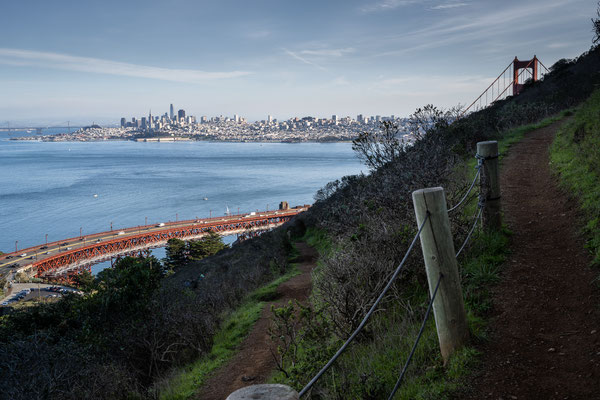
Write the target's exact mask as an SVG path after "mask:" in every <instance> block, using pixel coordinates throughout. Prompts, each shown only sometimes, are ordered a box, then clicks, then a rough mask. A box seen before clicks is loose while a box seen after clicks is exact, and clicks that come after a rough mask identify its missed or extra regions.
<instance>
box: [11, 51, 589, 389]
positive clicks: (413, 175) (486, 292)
mask: <svg viewBox="0 0 600 400" xmlns="http://www.w3.org/2000/svg"><path fill="white" fill-rule="evenodd" d="M551 70H552V72H551V73H550V74H549V75H547V76H546V77H545V78H544V79H543V80H542V81H540V82H538V83H536V84H532V85H529V86H528V87H526V88H525V90H524V92H523V93H522V94H521V95H519V96H518V97H515V98H509V99H507V100H504V101H501V102H498V103H496V104H494V105H493V106H491V107H489V108H487V109H485V110H482V111H480V112H477V113H473V114H471V115H469V116H468V117H466V118H463V119H460V120H458V121H454V117H455V115H456V114H454V113H452V112H451V111H440V110H438V109H436V108H435V107H433V106H427V107H424V108H423V109H419V110H417V112H415V114H413V115H412V117H411V123H412V124H413V127H414V130H415V131H418V132H420V133H421V134H420V135H419V137H418V140H417V141H416V142H415V143H414V145H413V146H411V147H402V146H400V147H395V148H394V151H393V152H392V153H389V155H388V158H384V159H383V160H382V161H381V162H379V163H378V164H377V165H376V167H377V168H373V170H372V171H371V173H370V174H368V175H360V176H349V177H344V178H341V179H340V180H339V181H335V182H332V183H330V184H328V185H327V186H326V187H324V188H323V189H321V190H320V191H319V192H318V193H317V194H316V196H315V200H316V201H315V204H314V206H313V207H311V209H310V210H309V211H308V212H306V213H304V214H303V215H302V216H301V217H299V218H296V219H295V220H294V221H293V222H291V223H289V224H287V225H285V226H283V227H281V228H279V229H276V230H274V231H272V232H270V233H267V234H264V235H262V236H261V237H259V238H256V239H253V240H249V241H247V242H244V243H242V244H240V245H239V246H235V247H233V248H231V249H226V250H223V251H221V252H219V253H218V254H216V255H214V256H212V257H208V258H206V259H204V260H201V261H198V262H190V263H188V264H187V265H185V266H181V267H180V268H177V269H176V270H175V271H174V274H171V271H169V270H168V269H167V268H166V267H165V266H162V265H161V264H160V263H159V262H158V260H155V259H152V258H146V259H141V260H134V259H125V261H124V262H123V263H122V264H119V266H118V267H117V268H115V269H112V270H110V271H107V272H106V273H105V274H103V275H102V276H101V277H100V278H99V279H98V280H97V282H95V286H93V290H90V291H89V292H88V294H87V295H86V296H84V297H83V298H81V299H79V298H77V299H76V298H68V299H67V300H65V301H62V302H59V303H56V304H48V305H42V306H39V307H36V308H34V309H33V310H29V311H20V312H16V313H13V314H11V315H8V316H3V317H2V320H1V323H0V359H1V360H2V361H1V362H0V386H2V387H4V388H10V390H5V391H0V398H12V399H21V398H31V397H32V396H33V397H48V398H59V397H60V398H62V399H70V398H73V399H76V398H152V397H158V396H159V395H162V396H163V397H166V398H169V397H170V398H189V397H193V396H195V395H196V396H197V395H198V393H199V392H198V391H199V390H201V384H202V383H203V382H204V379H205V378H206V377H207V376H210V372H206V371H208V370H204V369H203V368H204V366H203V365H204V364H202V365H200V367H198V368H199V369H200V370H202V371H204V373H205V375H203V376H202V377H199V376H198V375H194V374H195V372H194V371H196V369H194V368H195V367H196V366H198V365H197V364H196V363H198V362H202V360H208V361H210V362H213V364H214V365H213V366H214V367H215V368H216V367H218V366H219V365H223V364H225V363H226V359H227V357H230V356H231V353H233V352H234V349H235V348H236V346H237V344H238V343H239V342H240V341H241V340H242V339H243V337H244V336H245V335H246V333H247V332H248V330H249V329H250V327H251V326H252V323H253V322H254V321H255V320H256V319H257V318H258V316H259V315H260V313H261V309H262V307H263V305H264V302H265V301H268V300H271V299H272V298H273V296H276V294H275V293H276V286H277V284H279V283H280V281H281V280H283V279H289V278H290V277H291V275H294V273H295V272H294V270H293V266H292V265H291V259H292V258H293V256H294V245H293V242H294V241H296V240H302V241H306V242H307V243H308V244H309V245H311V246H313V247H315V248H316V249H318V250H319V261H318V266H317V268H316V269H315V270H314V272H313V274H312V281H313V284H312V285H313V286H312V287H313V290H312V294H311V297H310V302H309V303H306V304H305V307H306V308H302V312H296V311H294V310H289V312H279V313H277V312H276V314H277V317H276V318H277V322H278V323H279V326H280V327H282V328H280V329H284V328H285V329H287V332H283V331H281V332H278V331H274V334H273V335H272V336H273V338H274V339H275V340H274V342H273V343H274V345H275V346H277V345H278V344H279V345H280V347H281V348H284V349H285V346H281V345H282V343H281V341H284V342H285V340H286V337H290V336H293V337H294V338H296V341H295V343H294V346H292V348H293V350H294V351H291V350H289V348H288V351H283V352H282V353H280V354H279V356H278V357H279V359H280V368H279V371H278V372H277V373H276V374H275V375H274V376H272V377H270V378H269V379H270V380H271V381H276V382H284V383H286V384H289V385H291V386H293V387H294V388H296V389H300V388H302V387H303V386H304V385H305V384H306V383H307V382H308V381H309V380H310V379H311V378H312V377H313V376H314V374H315V373H316V372H317V371H318V370H319V369H320V367H321V366H322V365H324V364H325V362H326V361H327V360H328V359H329V358H330V357H331V355H332V354H333V353H334V352H335V351H336V350H337V349H338V348H339V346H340V344H341V343H342V342H343V341H344V340H345V339H346V338H347V337H348V336H349V334H350V333H351V332H352V331H353V330H354V329H355V328H356V327H357V326H358V325H359V324H360V322H361V320H362V318H363V316H364V315H365V313H366V311H367V310H368V309H369V308H370V306H371V305H372V304H373V302H374V299H375V297H376V296H377V294H378V293H380V291H381V289H382V287H383V286H384V285H385V284H386V283H387V281H388V279H389V277H390V275H391V274H392V272H393V271H394V270H395V268H396V267H397V266H398V264H399V262H400V260H401V259H402V258H403V256H404V254H405V253H406V251H407V249H408V247H409V244H410V242H411V240H412V239H413V237H414V235H415V234H416V231H417V228H416V226H415V220H414V212H413V205H412V202H411V193H412V191H414V190H416V189H420V188H425V187H432V186H443V187H444V188H445V190H446V195H447V198H448V202H449V204H451V205H453V204H456V203H458V201H459V200H460V198H461V196H462V194H463V193H465V191H466V189H467V188H468V186H469V184H470V183H471V180H472V179H473V176H474V170H473V166H474V164H475V161H474V158H473V156H474V155H475V145H476V143H477V142H479V141H484V140H499V141H500V142H501V151H502V153H503V154H502V155H504V154H505V153H506V150H507V148H508V146H509V145H510V144H511V143H514V142H517V141H518V140H520V138H521V137H522V136H523V135H524V134H525V133H526V132H533V133H531V135H534V136H531V137H536V136H535V135H537V133H536V132H540V131H538V130H536V129H539V128H544V127H545V126H549V125H550V124H552V123H553V122H555V121H557V120H558V119H561V118H564V117H565V116H566V114H567V113H562V114H561V113H560V111H562V110H565V109H567V108H570V107H573V106H576V105H578V104H579V103H581V102H582V101H584V100H585V99H586V98H588V97H589V96H590V95H591V93H592V91H593V89H594V87H597V85H598V84H600V75H599V74H598V71H600V49H598V48H595V49H592V50H591V51H590V52H588V53H586V54H584V55H582V56H581V57H579V58H578V59H577V60H573V61H568V62H567V61H564V62H560V63H557V65H555V66H553V67H552V68H551ZM595 96H596V97H593V98H592V100H590V101H591V103H589V104H591V105H589V104H588V106H585V107H583V108H582V110H584V111H580V112H584V113H585V115H589V117H588V116H585V115H584V116H582V115H581V114H580V112H578V113H577V114H576V116H575V117H574V119H573V121H575V125H573V122H569V123H568V125H566V126H568V127H571V128H569V129H570V130H566V131H561V132H564V133H562V134H559V140H562V142H558V143H561V144H557V145H556V149H557V151H554V152H553V154H554V155H553V160H554V162H555V164H556V165H557V170H558V171H560V172H561V173H562V175H563V176H564V177H565V179H566V181H567V182H568V183H567V185H569V187H570V188H571V190H574V191H575V193H576V196H577V197H579V198H581V199H583V200H584V201H583V206H584V209H585V211H584V212H585V213H586V214H585V215H586V217H585V218H587V220H589V221H591V222H590V223H589V226H588V229H587V231H586V234H587V235H588V237H590V238H591V239H590V242H589V243H590V244H589V245H590V246H591V247H590V248H591V249H594V251H596V252H597V248H598V239H597V237H598V236H597V234H596V232H597V227H598V220H597V212H598V211H597V210H598V208H597V207H598V206H597V204H598V198H597V196H598V192H597V187H598V185H597V182H598V181H597V177H598V165H597V160H598V157H597V150H596V149H597V144H598V136H597V134H596V133H597V132H598V129H597V127H598V122H597V120H594V119H593V116H594V115H595V116H596V117H597V115H598V111H597V110H598V109H597V108H596V107H597V103H598V101H597V95H595ZM586 110H587V111H586ZM549 117H552V118H549ZM551 126H553V125H551ZM388 128H389V129H392V131H393V127H388ZM552 129H553V128H552ZM569 132H570V133H569ZM526 138H528V139H526V140H529V138H530V136H526ZM367 139H368V138H367ZM534 141H535V140H534ZM524 143H525V142H524ZM356 147H357V151H358V152H361V151H362V153H361V154H363V155H364V156H367V157H368V156H369V154H370V153H369V152H368V150H365V149H366V148H365V147H362V148H361V146H360V144H358V145H356ZM361 149H362V150H361ZM535 151H536V152H537V150H535ZM563 152H564V154H563ZM525 153H526V152H525ZM511 154H512V153H511ZM561 154H562V155H561ZM574 155H577V156H580V157H582V158H583V159H582V161H581V162H580V163H576V164H578V165H577V166H582V165H585V166H586V167H585V168H586V170H585V171H584V172H585V174H583V175H582V173H581V171H572V170H571V169H570V168H572V167H573V165H572V164H573V163H570V162H569V159H570V157H573V156H574ZM511 156H512V155H511ZM540 160H541V159H540ZM507 162H508V161H507ZM539 162H542V163H543V160H542V161H539ZM536 165H537V164H536ZM536 165H531V166H528V167H527V168H531V169H536ZM524 168H525V167H524ZM588 172H589V173H588ZM581 176H585V177H586V179H585V180H582V179H580V178H579V177H581ZM588 176H589V178H588ZM533 183H536V182H533ZM515 186H516V189H518V190H523V189H524V188H527V186H525V185H524V184H521V183H518V184H516V185H515ZM594 188H595V189H594ZM589 193H593V195H588V194H589ZM515 196H516V195H515ZM545 207H546V206H544V208H545ZM509 210H510V208H507V209H506V212H507V220H508V221H511V218H512V217H513V216H511V215H508V213H509V212H512V211H509ZM475 212H476V201H475V199H474V198H469V199H468V201H467V202H466V205H465V207H464V208H460V209H459V212H456V213H453V214H452V215H451V225H452V235H453V238H454V240H455V247H456V248H459V247H460V246H461V245H462V243H463V242H464V241H465V239H466V238H467V236H468V232H469V230H470V228H471V226H472V221H473V219H472V216H473V215H474V213H475ZM539 212H546V210H545V209H544V210H543V211H539ZM572 220H573V221H575V220H576V218H575V219H572ZM527 222H528V221H527ZM549 226H550V227H554V224H550V225H549ZM511 229H512V227H511ZM546 233H547V232H546V231H545V230H544V231H543V232H542V233H540V235H542V234H543V235H545V234H546ZM561 233H562V232H561ZM517 235H519V233H517V231H516V230H515V237H519V236H517ZM537 235H538V234H537V233H531V234H530V236H533V237H536V236H537ZM509 242H510V237H509V235H508V233H507V232H506V231H503V232H493V233H485V232H477V233H476V234H475V235H474V236H473V238H472V240H471V241H470V242H469V243H468V245H467V247H465V251H464V253H463V254H462V255H461V258H460V259H459V262H460V272H461V280H462V285H463V290H464V296H465V303H466V308H467V312H468V318H469V328H470V331H471V337H472V338H473V342H472V343H474V344H475V345H476V346H469V347H466V348H464V349H462V350H461V351H459V352H458V353H457V354H455V356H454V357H453V358H452V359H451V361H450V362H449V363H448V364H447V365H443V362H442V360H441V358H440V355H439V348H438V343H437V336H436V331H435V324H434V322H433V319H430V320H429V322H428V323H427V324H426V325H425V329H424V333H423V338H422V340H421V342H420V344H419V347H418V349H417V351H416V353H415V357H414V359H413V363H412V365H411V367H410V369H409V370H408V373H407V376H406V378H405V380H404V383H403V385H402V387H401V389H400V392H399V393H398V395H397V397H396V398H406V399H409V398H410V399H412V398H444V397H449V396H452V394H453V393H455V391H456V390H457V388H459V387H460V386H461V385H464V382H465V381H466V380H467V379H468V376H469V374H470V373H471V372H472V369H473V365H476V362H477V360H478V358H477V353H478V350H477V349H478V348H479V347H478V346H479V345H480V344H481V343H486V340H489V339H488V338H489V337H493V336H488V335H489V333H488V330H487V329H486V324H487V322H486V320H487V318H488V317H489V315H490V313H493V312H494V310H495V308H494V307H495V306H493V305H494V304H498V303H497V301H498V300H497V298H496V297H494V293H495V291H494V289H493V287H494V284H496V283H497V282H510V281H503V279H505V277H504V275H503V273H502V272H501V271H503V270H506V271H510V270H508V269H506V263H504V261H505V260H506V258H507V253H508V252H509V250H513V251H514V247H513V246H514V242H515V240H514V239H513V242H512V243H513V244H512V245H509ZM568 247H569V249H574V248H575V247H577V245H568ZM526 249H529V250H531V249H530V248H529V247H527V246H526ZM539 251H540V250H539V249H537V250H536V251H535V252H534V254H537V252H539ZM515 253H516V252H515ZM511 257H512V256H511ZM503 263H504V264H503ZM518 263H520V261H519V262H517V263H515V264H518ZM509 264H510V263H509ZM584 264H585V263H584ZM559 269H560V268H559ZM507 273H508V274H510V272H507ZM278 278H279V280H277V279H278ZM542 282H543V281H542ZM583 282H585V279H583V280H582V281H581V282H580V283H583ZM269 283H271V285H270V286H269V285H268V284H269ZM525 283H526V284H527V283H528V282H525ZM501 285H502V284H501ZM547 285H551V283H547ZM499 287H500V288H501V287H502V286H497V288H499ZM496 290H497V289H496ZM548 290H550V289H548ZM427 304H428V289H427V280H426V277H425V272H424V269H423V262H422V256H421V254H420V251H413V252H412V253H411V254H410V256H409V258H408V259H407V262H406V264H405V268H404V269H403V271H402V274H401V275H400V277H399V279H397V280H396V281H395V282H394V284H393V286H392V288H391V290H390V291H389V292H388V294H387V295H386V296H385V297H384V298H383V301H382V303H381V304H380V306H379V309H378V311H377V312H376V313H375V314H374V317H373V318H372V319H371V320H370V322H369V323H368V324H367V325H366V328H365V330H363V331H362V333H361V334H360V335H359V336H357V340H356V341H355V342H354V343H353V344H352V346H350V347H349V349H348V351H347V352H346V353H345V354H344V355H343V356H342V357H341V358H340V359H339V360H338V361H337V362H336V364H335V365H334V367H333V368H332V369H330V370H329V372H328V373H326V374H325V375H324V376H323V377H322V378H321V380H320V381H319V382H318V384H317V385H316V386H315V387H314V388H313V390H312V391H311V392H310V396H311V397H312V398H344V399H348V398H357V399H358V398H371V399H379V398H385V397H386V396H387V395H388V394H389V392H390V390H391V388H392V387H393V386H394V383H395V382H396V380H397V378H398V373H399V370H400V368H401V364H402V362H403V360H405V359H406V358H407V355H408V353H409V352H410V349H411V346H412V344H413V342H414V339H415V338H416V336H417V335H418V331H419V327H420V324H421V320H422V317H423V315H424V313H425V310H426V308H427ZM518 305H519V303H517V304H516V306H518ZM240 306H241V308H240ZM245 307H246V308H245ZM294 307H295V308H296V310H297V309H298V307H299V306H294ZM556 308H558V312H560V308H559V305H556ZM234 310H237V311H236V312H234ZM240 310H242V311H240ZM276 311H278V310H276ZM242 314H247V315H242ZM288 328H289V329H288ZM586 328H587V327H586ZM545 329H546V328H545ZM224 332H230V333H231V332H233V334H232V336H234V337H235V338H234V339H235V340H236V341H235V342H234V341H233V340H234V339H231V340H232V341H227V340H226V341H225V342H219V340H220V339H221V338H222V337H223V335H224ZM278 333H279V334H278ZM286 335H287V336H286ZM215 343H221V346H222V347H221V348H220V349H221V350H224V353H219V354H221V355H222V354H225V353H227V354H228V355H227V357H225V356H223V357H221V356H219V355H217V356H214V355H213V353H211V351H213V350H214V345H215ZM555 349H556V348H555ZM225 350H227V351H226V352H225ZM558 356H560V355H558ZM33 360H35V363H34V362H33ZM199 360H200V361H199ZM217 361H218V362H217ZM32 366H35V368H34V367H32ZM211 368H212V367H211ZM24 370H27V371H29V374H27V375H24V374H22V373H21V371H24ZM98 371H100V373H99V372H98ZM211 371H214V368H213V369H211ZM186 374H187V375H186ZM181 376H184V378H181ZM178 379H179V380H178ZM173 382H186V385H187V386H185V388H184V389H185V390H183V389H182V390H179V388H178V387H177V384H176V383H173ZM251 383H258V382H257V381H252V382H251Z"/></svg>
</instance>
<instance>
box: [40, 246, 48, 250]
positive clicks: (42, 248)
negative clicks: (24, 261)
mask: <svg viewBox="0 0 600 400" xmlns="http://www.w3.org/2000/svg"><path fill="white" fill-rule="evenodd" d="M47 248H48V246H42V247H40V250H46V249H47Z"/></svg>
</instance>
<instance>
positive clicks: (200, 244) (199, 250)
mask: <svg viewBox="0 0 600 400" xmlns="http://www.w3.org/2000/svg"><path fill="white" fill-rule="evenodd" d="M227 247H229V246H228V245H226V244H225V243H223V239H222V238H221V236H219V235H218V234H216V233H215V232H212V231H211V232H209V233H208V235H206V236H203V237H202V238H200V239H198V240H193V241H189V242H184V241H183V240H181V239H176V238H173V239H169V240H168V242H167V246H166V253H167V257H166V258H165V260H164V261H165V265H166V266H167V267H168V268H169V269H171V270H176V269H178V268H181V267H183V266H184V265H187V264H188V263H190V262H192V261H200V260H202V259H203V258H206V257H209V256H212V255H215V254H217V253H218V252H219V251H221V250H223V249H226V248H227Z"/></svg>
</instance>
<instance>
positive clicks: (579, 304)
mask: <svg viewBox="0 0 600 400" xmlns="http://www.w3.org/2000/svg"><path fill="white" fill-rule="evenodd" d="M559 125H560V123H556V124H554V125H551V126H549V127H546V128H543V129H539V130H536V131H534V132H531V133H529V134H527V135H526V137H525V139H524V140H522V141H521V142H520V143H518V144H517V145H515V146H514V147H512V148H511V149H510V152H509V155H508V156H507V157H506V158H505V159H504V161H503V163H502V168H501V171H502V172H501V188H502V207H503V210H504V214H505V222H506V223H507V225H508V226H509V228H510V229H511V231H512V232H513V233H514V235H513V237H512V245H511V249H512V254H511V255H510V257H509V259H508V262H507V263H506V264H505V267H504V268H505V269H504V272H503V278H502V282H501V283H499V284H498V286H497V287H496V288H495V289H494V290H493V300H494V306H493V311H492V315H491V317H492V323H491V336H490V340H489V342H486V343H485V344H484V345H482V346H481V347H480V350H481V351H482V353H483V356H482V360H483V365H482V366H481V368H480V369H479V370H478V372H477V374H476V376H474V377H473V378H472V384H471V386H472V388H471V389H470V391H469V392H468V393H461V394H459V395H458V396H457V397H458V398H461V399H462V398H465V399H600V312H599V306H600V296H599V291H598V289H597V288H596V287H595V285H594V283H593V281H594V279H595V278H596V277H597V276H598V271H597V270H592V269H591V268H590V267H589V262H590V260H591V259H590V257H589V255H588V254H587V252H586V251H585V249H584V242H583V240H582V238H581V237H580V234H579V232H578V230H579V227H580V226H581V220H580V219H578V218H579V216H578V207H577V201H576V200H573V199H569V197H568V196H567V195H566V194H565V193H564V192H562V191H561V190H560V189H559V188H558V185H557V179H556V178H555V177H554V176H553V175H552V174H551V172H550V167H549V158H548V148H549V146H550V143H551V142H552V139H553V137H554V134H555V132H556V130H557V128H558V127H559Z"/></svg>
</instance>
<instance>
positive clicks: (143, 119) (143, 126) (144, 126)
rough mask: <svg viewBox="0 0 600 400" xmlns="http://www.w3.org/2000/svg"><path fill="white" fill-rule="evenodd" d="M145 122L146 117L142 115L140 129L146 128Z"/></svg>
mask: <svg viewBox="0 0 600 400" xmlns="http://www.w3.org/2000/svg"><path fill="white" fill-rule="evenodd" d="M146 123H147V121H146V117H142V129H145V128H146Z"/></svg>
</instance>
